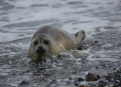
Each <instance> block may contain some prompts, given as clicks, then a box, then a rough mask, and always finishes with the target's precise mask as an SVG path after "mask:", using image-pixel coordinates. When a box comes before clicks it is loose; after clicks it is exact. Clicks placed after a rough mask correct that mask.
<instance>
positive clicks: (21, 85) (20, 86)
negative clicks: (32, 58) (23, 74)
mask: <svg viewBox="0 0 121 87" xmlns="http://www.w3.org/2000/svg"><path fill="white" fill-rule="evenodd" d="M28 84H29V81H26V80H23V81H22V82H21V83H20V84H19V87H23V86H25V85H28Z"/></svg>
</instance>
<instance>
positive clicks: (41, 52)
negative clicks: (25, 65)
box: [36, 46, 46, 55]
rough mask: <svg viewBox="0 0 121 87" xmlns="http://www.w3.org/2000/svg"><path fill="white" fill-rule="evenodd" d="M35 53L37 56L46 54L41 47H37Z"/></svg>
mask: <svg viewBox="0 0 121 87" xmlns="http://www.w3.org/2000/svg"><path fill="white" fill-rule="evenodd" d="M36 53H37V54H38V55H43V54H45V53H46V50H45V49H44V48H43V47H42V46H41V47H39V48H38V49H37V50H36Z"/></svg>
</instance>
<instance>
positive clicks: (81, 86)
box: [79, 85, 89, 87]
mask: <svg viewBox="0 0 121 87" xmlns="http://www.w3.org/2000/svg"><path fill="white" fill-rule="evenodd" d="M79 87H89V86H88V85H79Z"/></svg>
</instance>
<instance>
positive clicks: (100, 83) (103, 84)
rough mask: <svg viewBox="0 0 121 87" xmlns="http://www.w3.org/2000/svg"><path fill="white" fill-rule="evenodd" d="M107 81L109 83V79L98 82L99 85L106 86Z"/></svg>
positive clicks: (100, 86)
mask: <svg viewBox="0 0 121 87" xmlns="http://www.w3.org/2000/svg"><path fill="white" fill-rule="evenodd" d="M107 83H108V81H107V80H100V81H99V82H98V87H104V86H106V84H107Z"/></svg>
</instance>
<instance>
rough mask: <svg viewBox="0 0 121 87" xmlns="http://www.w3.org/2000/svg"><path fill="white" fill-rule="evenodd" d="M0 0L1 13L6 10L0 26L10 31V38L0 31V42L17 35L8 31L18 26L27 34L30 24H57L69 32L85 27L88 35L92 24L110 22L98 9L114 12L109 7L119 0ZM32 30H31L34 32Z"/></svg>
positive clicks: (33, 25)
mask: <svg viewBox="0 0 121 87" xmlns="http://www.w3.org/2000/svg"><path fill="white" fill-rule="evenodd" d="M3 2H4V3H5V4H6V5H1V7H3V8H4V9H3V10H0V13H3V12H5V13H6V14H5V15H0V18H1V22H0V26H1V27H0V30H2V31H3V30H4V29H8V30H9V34H7V33H6V32H8V31H6V32H5V34H7V35H9V38H6V37H5V35H4V34H1V35H0V36H1V37H5V39H4V40H3V39H2V38H0V42H2V41H10V40H13V39H18V38H19V37H18V34H16V33H11V31H17V30H18V32H20V31H19V30H20V29H21V28H24V29H26V28H28V29H26V30H24V29H23V30H22V31H23V33H24V34H26V33H29V32H33V29H29V26H30V27H31V28H34V29H35V30H37V29H38V28H39V27H40V26H42V25H46V24H54V25H56V26H59V25H60V26H59V27H62V28H63V29H65V30H67V31H68V32H70V33H74V32H77V31H79V30H80V29H84V30H85V31H86V32H87V37H90V36H91V35H93V34H94V31H95V28H97V27H100V26H106V25H109V24H110V23H111V22H110V20H107V19H106V20H105V17H104V18H101V17H97V16H101V15H103V14H98V12H100V11H106V12H108V13H111V12H113V13H115V11H112V10H113V9H114V7H115V6H116V5H117V3H118V0H116V1H114V0H110V1H100V0H84V1H80V0H76V1H73V0H72V1H63V0H60V1H56V0H49V1H48V0H41V1H40V0H34V1H33V0H19V1H16V0H4V1H3ZM74 2H75V3H74ZM7 6H13V8H11V9H8V8H7ZM7 9H8V10H7ZM110 11H111V12H110ZM96 14H97V15H96ZM93 15H96V16H93ZM104 16H105V15H104ZM106 18H110V16H109V17H108V16H107V17H106ZM4 19H6V20H7V21H6V20H4ZM45 20H46V21H45ZM50 20H51V21H50ZM53 20H56V21H53ZM42 22H43V23H42ZM24 24H25V25H27V26H25V25H24ZM113 24H115V23H113ZM18 25H19V26H18ZM31 25H32V26H31ZM115 26H119V25H115ZM35 30H34V32H35ZM24 31H25V32H24ZM34 32H33V33H34ZM33 33H31V34H32V35H33ZM25 37H26V36H25Z"/></svg>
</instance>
